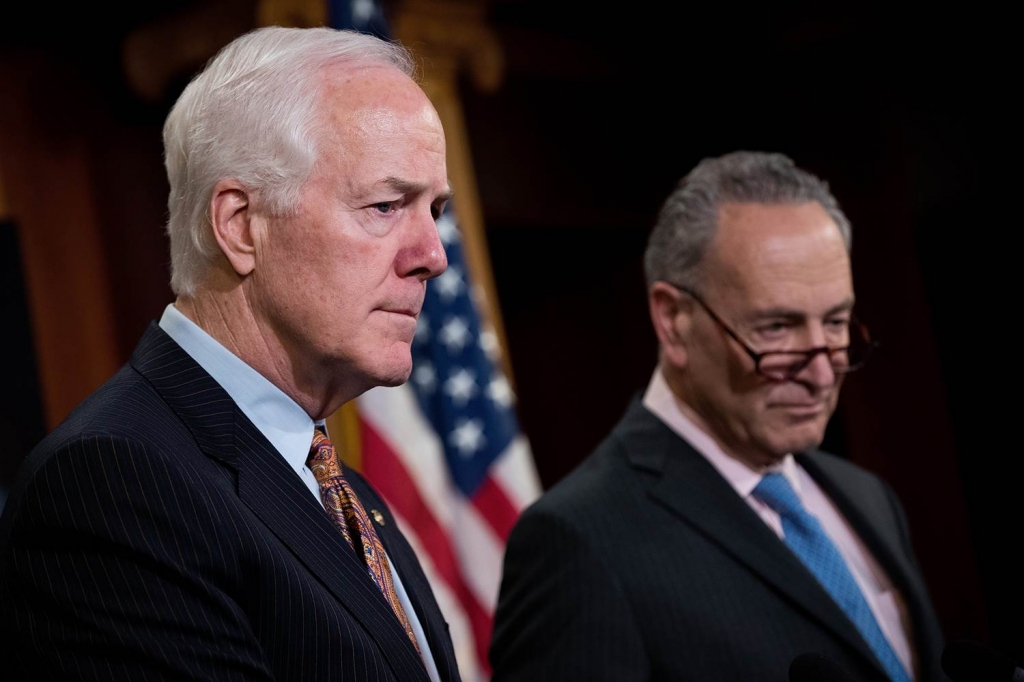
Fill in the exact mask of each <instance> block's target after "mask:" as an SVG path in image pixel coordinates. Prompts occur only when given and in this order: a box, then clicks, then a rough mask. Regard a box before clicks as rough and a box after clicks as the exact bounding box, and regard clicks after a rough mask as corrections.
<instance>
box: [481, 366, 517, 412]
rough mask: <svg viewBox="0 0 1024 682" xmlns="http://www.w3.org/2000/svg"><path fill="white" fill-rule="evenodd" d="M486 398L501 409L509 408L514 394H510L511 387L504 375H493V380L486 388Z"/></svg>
mask: <svg viewBox="0 0 1024 682" xmlns="http://www.w3.org/2000/svg"><path fill="white" fill-rule="evenodd" d="M487 397H488V398H490V399H491V400H493V401H494V402H495V403H497V404H498V405H501V406H502V407H506V408H507V407H510V406H511V405H512V402H513V401H514V400H515V394H514V393H512V387H511V386H510V385H509V383H508V379H506V378H505V375H504V374H497V375H495V377H494V379H492V380H491V383H490V384H489V385H488V386H487Z"/></svg>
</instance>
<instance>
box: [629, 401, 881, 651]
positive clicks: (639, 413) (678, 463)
mask: <svg viewBox="0 0 1024 682" xmlns="http://www.w3.org/2000/svg"><path fill="white" fill-rule="evenodd" d="M617 432H619V433H620V434H621V435H622V438H621V442H622V443H624V444H625V446H626V448H627V450H628V452H629V455H628V456H629V459H630V461H631V463H632V465H633V466H634V468H637V469H640V470H646V471H648V472H649V473H653V474H655V479H654V482H653V483H652V485H651V487H650V490H649V494H650V496H651V498H652V499H653V501H654V502H655V503H657V504H660V505H662V506H664V507H665V508H667V509H668V510H669V511H671V512H672V513H673V514H675V515H676V516H677V517H679V519H680V520H681V521H682V522H683V523H686V524H687V525H689V526H690V527H692V528H694V529H695V530H696V531H697V532H699V533H701V534H702V535H704V536H705V537H706V538H708V539H709V540H710V541H711V542H714V543H715V544H716V545H718V546H719V547H720V548H721V549H722V550H723V551H724V552H725V553H726V554H728V555H729V556H731V557H732V558H733V559H735V560H736V561H737V562H738V563H740V564H742V565H743V566H744V567H745V568H747V569H748V570H749V571H751V572H752V573H754V574H755V575H757V576H758V577H759V578H761V579H762V580H763V581H764V582H765V583H766V584H767V585H768V586H769V587H770V588H771V589H773V590H775V591H776V592H778V593H779V594H781V595H782V596H783V597H784V598H786V599H787V600H788V601H790V602H791V603H792V604H793V605H794V607H795V608H797V609H798V610H800V611H802V612H804V613H805V614H806V615H807V616H809V617H810V618H813V619H814V620H816V621H817V622H818V623H820V625H821V626H822V627H823V628H825V629H827V630H829V631H831V632H832V633H833V634H834V635H836V636H837V637H839V638H840V639H842V640H843V641H845V642H846V643H847V644H849V645H850V646H851V647H852V648H854V649H855V650H857V651H859V652H860V653H861V654H862V655H863V656H864V657H865V658H866V659H867V660H869V661H871V663H872V664H873V665H875V667H878V663H877V661H876V659H875V657H874V655H873V654H872V653H871V650H870V649H869V648H868V646H867V644H866V643H865V642H864V639H863V638H862V637H861V636H860V633H859V632H858V631H857V629H856V627H855V626H854V625H853V623H852V622H851V621H850V619H849V618H847V616H846V614H844V613H843V611H842V609H840V608H839V606H838V605H837V604H836V603H835V602H834V601H833V600H832V598H831V597H830V596H829V595H828V593H827V592H825V590H824V588H823V587H821V585H820V584H819V583H818V581H817V580H816V579H815V578H814V576H813V575H812V574H811V573H810V571H808V570H807V568H806V567H805V566H804V564H803V562H801V561H800V559H798V558H797V557H796V555H794V554H793V553H792V552H791V551H790V550H789V548H787V547H786V545H785V544H784V543H783V542H782V541H781V540H780V539H779V538H778V536H776V535H775V533H773V532H772V531H771V529H770V528H768V526H766V525H765V523H764V521H762V520H761V518H760V517H759V516H758V515H757V514H756V513H755V512H754V510H753V509H751V508H750V506H749V505H748V504H747V502H746V501H745V500H743V499H742V498H741V497H740V496H739V495H737V494H736V491H735V490H734V489H733V488H732V486H730V485H729V483H728V481H726V480H725V479H724V478H722V476H721V475H720V474H719V473H718V472H717V471H716V470H715V468H714V467H713V466H712V465H711V463H710V462H708V461H707V460H706V459H705V458H704V457H703V456H701V455H700V454H699V453H698V452H696V451H695V450H694V449H693V448H692V447H691V446H690V445H689V444H688V443H687V442H686V441H684V440H683V439H682V438H680V437H679V436H678V435H676V434H675V432H673V431H672V430H671V429H669V428H668V427H667V426H666V425H665V424H664V423H662V422H661V420H660V419H658V418H657V417H655V416H654V415H653V414H651V413H650V412H649V411H648V410H647V409H646V408H644V407H643V406H642V405H641V404H640V403H639V401H634V403H633V405H632V406H631V407H630V410H629V412H628V413H627V414H626V417H625V418H624V419H623V422H622V424H620V426H619V427H618V428H617ZM879 670H881V669H880V668H879Z"/></svg>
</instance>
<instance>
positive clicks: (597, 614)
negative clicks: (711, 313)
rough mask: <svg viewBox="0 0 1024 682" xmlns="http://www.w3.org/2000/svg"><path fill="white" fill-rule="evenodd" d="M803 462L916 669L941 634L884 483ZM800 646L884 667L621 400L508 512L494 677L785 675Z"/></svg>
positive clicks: (704, 478) (691, 458)
mask: <svg viewBox="0 0 1024 682" xmlns="http://www.w3.org/2000/svg"><path fill="white" fill-rule="evenodd" d="M798 460H799V462H800V464H801V465H802V466H803V467H804V468H805V469H806V470H807V471H808V472H809V473H810V474H811V476H813V477H814V479H815V480H816V481H817V482H818V484H819V485H820V486H821V487H822V488H823V489H824V490H825V492H826V493H828V495H829V496H830V497H831V499H832V500H833V502H835V504H836V505H837V506H838V508H839V509H840V511H841V512H842V513H843V515H844V516H845V517H846V519H847V520H848V521H849V522H850V523H851V524H852V526H853V527H854V528H855V530H856V531H857V533H858V534H859V535H860V537H861V538H862V539H863V541H864V542H865V543H866V545H867V546H868V548H869V549H870V551H871V553H872V554H873V555H874V556H875V557H876V558H877V559H878V561H879V563H880V564H881V566H882V567H883V568H884V569H885V571H886V573H887V574H888V575H889V576H890V577H891V578H892V581H893V582H894V584H895V585H896V587H897V588H898V589H899V591H900V593H901V594H902V596H903V597H904V599H905V601H906V603H907V605H908V608H909V612H910V620H911V621H912V624H913V645H914V646H915V649H916V652H917V655H918V658H919V661H920V670H921V674H920V676H919V678H918V679H920V680H928V681H932V680H944V679H945V678H944V677H943V676H942V674H941V672H940V669H939V657H940V655H941V650H942V646H943V641H942V636H941V634H940V632H939V627H938V623H937V621H936V618H935V614H934V613H933V610H932V607H931V605H930V601H929V598H928V595H927V592H926V589H925V585H924V582H923V580H922V578H921V575H920V573H919V571H918V568H917V566H916V563H915V560H914V557H913V552H912V549H911V546H910V540H909V538H908V535H907V527H906V522H905V520H904V517H903V513H902V511H901V509H900V506H899V503H898V502H897V500H896V498H895V496H894V495H893V493H892V492H891V491H890V489H889V488H888V487H887V486H886V485H885V484H884V483H882V482H881V481H880V480H879V479H878V478H876V477H875V476H873V475H871V474H869V473H867V472H865V471H864V470H862V469H860V468H858V467H856V466H854V465H852V464H849V463H847V462H844V461H842V460H840V459H837V458H835V457H832V456H829V455H826V454H824V453H814V454H809V455H801V456H799V457H798ZM804 652H819V653H822V654H825V655H827V656H829V657H831V658H833V659H834V660H835V661H836V662H837V663H839V664H840V666H841V667H843V668H845V669H846V670H847V671H848V672H849V673H850V674H851V676H854V677H855V679H861V680H865V681H867V680H881V679H884V674H883V673H882V671H881V668H880V667H879V666H878V664H877V663H876V661H875V659H874V658H873V656H872V654H871V652H870V650H869V649H868V648H867V645H866V644H865V643H864V641H863V640H862V639H861V637H860V636H859V635H858V633H857V631H856V629H855V628H854V626H853V624H852V623H851V622H850V621H849V620H848V619H847V618H846V617H845V615H844V614H843V613H842V611H841V610H840V609H839V607H838V606H837V605H836V604H835V603H834V602H833V601H832V600H831V599H830V598H829V597H828V595H827V594H826V593H825V591H824V589H823V588H822V587H821V586H820V585H819V584H818V583H817V582H816V581H815V580H814V578H813V577H812V575H811V574H810V573H809V572H808V571H807V569H806V568H804V565H803V564H802V563H801V562H800V560H799V559H798V558H797V557H796V556H795V555H794V554H793V553H792V552H790V551H789V549H788V548H787V547H786V546H785V545H784V544H783V543H782V542H781V541H780V540H779V538H778V537H777V536H776V535H775V534H774V533H773V532H772V531H771V529H769V528H768V527H767V526H766V525H765V523H764V522H763V521H762V520H761V518H760V517H759V516H758V515H757V514H756V513H755V512H754V511H753V510H752V509H751V508H750V507H749V505H748V504H747V503H746V502H745V501H744V500H743V499H742V498H740V496H739V495H737V494H736V492H735V490H733V489H732V488H731V487H730V486H729V483H728V482H727V481H725V479H723V478H722V477H721V476H720V475H719V474H718V472H717V471H716V470H715V469H714V468H713V467H712V465H711V464H710V463H709V462H708V461H707V460H706V459H705V458H704V457H702V456H701V455H700V454H698V453H697V452H696V451H694V450H693V449H692V448H691V447H690V446H689V445H688V444H687V443H686V442H685V441H684V440H683V439H681V438H680V437H679V436H677V435H676V434H675V433H674V432H673V431H671V430H670V429H669V428H668V427H667V426H665V424H664V423H663V422H661V420H659V419H658V418H657V417H655V416H654V415H653V414H651V413H650V412H649V411H647V409H646V408H644V407H643V406H642V405H641V404H640V402H639V400H636V401H634V403H633V405H631V407H630V408H629V410H628V412H627V413H626V416H625V417H624V418H623V420H622V421H621V422H620V423H619V424H618V426H616V428H615V429H614V431H613V432H612V433H611V435H610V436H609V438H608V439H606V440H605V442H604V443H603V444H602V445H601V446H600V447H599V448H598V449H597V451H596V452H595V453H594V454H593V455H592V456H591V457H590V458H589V459H588V460H587V461H586V462H584V463H583V464H582V465H581V466H580V467H579V468H578V469H577V470H576V471H575V472H573V473H572V474H571V475H569V476H568V477H567V478H566V479H565V480H564V481H562V482H561V483H560V484H559V485H557V486H555V487H554V488H553V489H552V490H551V491H550V492H549V493H548V494H547V495H545V496H544V497H543V498H542V499H541V500H540V501H539V502H537V503H536V504H535V505H533V506H532V507H531V508H530V509H528V510H527V511H526V512H525V513H524V514H523V516H522V517H521V518H520V520H519V522H518V524H517V525H516V527H515V529H514V530H513V531H512V535H511V538H510V539H509V543H508V548H507V551H506V555H505V569H504V576H503V579H502V585H501V597H500V600H499V605H498V611H497V615H496V620H495V631H494V639H493V641H492V647H491V663H492V665H493V667H494V669H495V676H494V682H509V681H513V680H514V681H521V682H526V681H529V682H537V681H540V680H616V681H624V680H678V681H680V682H696V681H697V680H709V681H714V682H786V680H788V679H789V677H788V669H789V665H790V662H791V661H792V659H793V658H794V657H796V656H797V655H799V654H801V653H804Z"/></svg>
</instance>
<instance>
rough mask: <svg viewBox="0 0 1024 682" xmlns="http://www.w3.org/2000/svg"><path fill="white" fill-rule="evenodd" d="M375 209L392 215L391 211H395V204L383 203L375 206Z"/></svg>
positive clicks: (391, 202)
mask: <svg viewBox="0 0 1024 682" xmlns="http://www.w3.org/2000/svg"><path fill="white" fill-rule="evenodd" d="M373 207H374V208H375V209H377V211H378V212H379V213H391V211H393V210H394V209H395V202H393V201H382V202H380V203H379V204H374V205H373Z"/></svg>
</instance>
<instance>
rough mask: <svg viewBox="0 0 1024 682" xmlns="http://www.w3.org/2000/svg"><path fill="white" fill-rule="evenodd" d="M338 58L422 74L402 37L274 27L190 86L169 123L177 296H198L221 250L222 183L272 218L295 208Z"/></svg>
mask: <svg viewBox="0 0 1024 682" xmlns="http://www.w3.org/2000/svg"><path fill="white" fill-rule="evenodd" d="M338 64H346V65H348V64H352V65H357V66H361V65H368V66H369V65H388V66H393V67H396V68H397V69H399V70H400V71H402V72H403V73H405V74H406V75H408V76H410V77H413V76H414V73H415V66H414V62H413V60H412V57H411V56H410V54H409V52H408V51H407V50H406V49H405V48H403V47H402V46H400V45H398V44H397V43H389V42H386V41H383V40H380V39H378V38H374V37H373V36H368V35H363V34H360V33H356V32H354V31H338V30H334V29H330V28H311V29H298V28H281V27H268V28H261V29H257V30H254V31H251V32H249V33H247V34H245V35H243V36H241V37H239V38H237V39H236V40H234V41H233V42H231V43H230V44H229V45H227V46H226V47H224V48H223V49H222V50H221V51H220V52H219V53H218V54H217V55H216V56H215V57H214V58H213V59H212V60H211V61H210V62H209V63H208V64H207V66H206V68H205V69H204V70H203V71H202V72H201V73H200V74H199V75H197V76H196V77H195V78H194V79H193V80H192V82H191V83H189V85H188V87H186V88H185V91H184V92H183V93H182V94H181V97H180V98H178V101H177V102H176V103H175V105H174V108H173V109H172V110H171V113H170V114H169V115H168V117H167V121H166V123H165V124H164V163H165V165H166V167H167V179H168V181H169V183H170V186H171V190H170V195H169V196H168V199H167V209H168V214H169V218H168V221H167V234H168V236H169V237H170V240H171V289H172V290H173V291H174V293H175V294H177V295H192V294H194V293H195V292H196V288H197V286H198V285H199V282H200V280H201V278H202V275H203V273H204V272H205V270H206V269H207V268H208V267H209V265H210V263H212V262H213V260H214V258H215V256H216V254H217V253H218V249H217V243H216V241H215V240H214V238H213V232H212V230H211V227H210V218H209V206H210V200H211V197H212V194H213V187H214V185H215V184H216V183H217V182H218V181H220V180H222V179H225V178H233V179H235V180H237V181H238V182H240V183H241V184H242V185H243V186H245V187H246V188H247V189H248V190H249V191H250V192H251V196H252V197H253V198H256V199H258V200H259V202H260V206H261V208H263V209H265V210H267V211H268V212H269V213H271V214H272V215H280V216H287V215H290V214H292V213H293V212H294V210H295V207H296V203H297V201H298V198H299V193H300V192H301V190H302V188H303V186H304V185H305V183H306V181H307V179H308V178H309V174H310V172H311V171H312V169H313V166H314V164H315V163H316V161H317V158H318V156H319V152H320V145H321V140H320V137H321V135H320V132H321V131H320V126H321V125H322V121H321V120H320V116H319V114H318V111H317V109H318V104H319V103H320V99H321V97H322V95H323V91H324V78H323V70H324V69H326V68H329V67H332V66H335V65H338Z"/></svg>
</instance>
